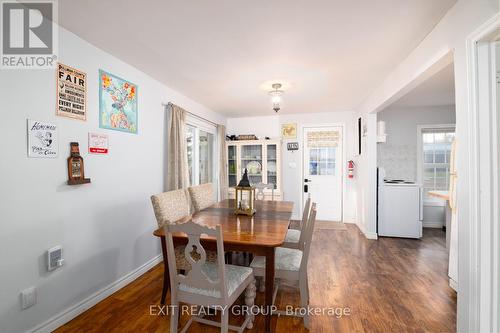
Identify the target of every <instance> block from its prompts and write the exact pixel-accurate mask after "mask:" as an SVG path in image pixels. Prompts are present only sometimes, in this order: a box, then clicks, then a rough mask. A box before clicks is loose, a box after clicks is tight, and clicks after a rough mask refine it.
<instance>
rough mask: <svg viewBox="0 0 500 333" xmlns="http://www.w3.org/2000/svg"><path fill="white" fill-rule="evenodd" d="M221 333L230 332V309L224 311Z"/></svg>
mask: <svg viewBox="0 0 500 333" xmlns="http://www.w3.org/2000/svg"><path fill="white" fill-rule="evenodd" d="M220 331H221V333H228V332H229V308H226V309H224V310H222V315H221V326H220Z"/></svg>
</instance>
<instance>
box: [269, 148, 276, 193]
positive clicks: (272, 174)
mask: <svg viewBox="0 0 500 333" xmlns="http://www.w3.org/2000/svg"><path fill="white" fill-rule="evenodd" d="M276 150H277V147H276V145H275V144H272V145H267V183H268V184H273V185H274V188H275V189H276V188H277V186H276V184H277V183H278V179H277V177H278V174H277V172H278V160H277V155H276Z"/></svg>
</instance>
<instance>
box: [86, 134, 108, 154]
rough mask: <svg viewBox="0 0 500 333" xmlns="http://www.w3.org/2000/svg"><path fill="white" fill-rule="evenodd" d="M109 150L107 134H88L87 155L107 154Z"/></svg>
mask: <svg viewBox="0 0 500 333" xmlns="http://www.w3.org/2000/svg"><path fill="white" fill-rule="evenodd" d="M108 149H109V138H108V135H107V134H99V133H89V153H91V154H101V155H104V154H107V153H108Z"/></svg>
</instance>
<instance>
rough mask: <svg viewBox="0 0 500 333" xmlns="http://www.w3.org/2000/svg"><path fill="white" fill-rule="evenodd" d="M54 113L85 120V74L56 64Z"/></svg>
mask: <svg viewBox="0 0 500 333" xmlns="http://www.w3.org/2000/svg"><path fill="white" fill-rule="evenodd" d="M56 105H57V106H56V108H57V109H56V115H58V116H62V117H68V118H74V119H79V120H84V121H85V120H87V74H85V73H84V72H82V71H79V70H78V69H75V68H72V67H69V66H66V65H63V64H61V63H58V64H57V96H56Z"/></svg>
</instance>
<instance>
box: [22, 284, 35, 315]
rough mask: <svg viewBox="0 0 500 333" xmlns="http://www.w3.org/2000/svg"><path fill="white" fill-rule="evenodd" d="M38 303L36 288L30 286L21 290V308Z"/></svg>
mask: <svg viewBox="0 0 500 333" xmlns="http://www.w3.org/2000/svg"><path fill="white" fill-rule="evenodd" d="M35 304H36V288H35V287H29V288H26V289H24V290H22V291H21V308H22V309H23V310H25V309H27V308H29V307H32V306H33V305H35Z"/></svg>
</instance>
